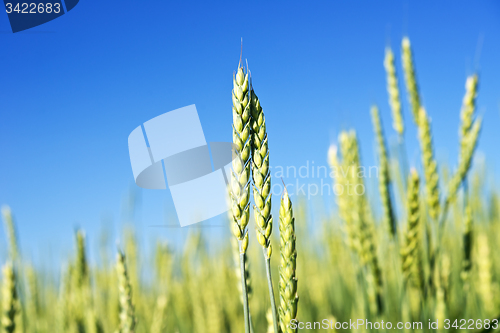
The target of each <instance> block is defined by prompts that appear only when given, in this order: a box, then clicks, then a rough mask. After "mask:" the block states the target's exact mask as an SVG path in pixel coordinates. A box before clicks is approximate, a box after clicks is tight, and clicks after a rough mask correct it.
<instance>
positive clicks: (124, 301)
mask: <svg viewBox="0 0 500 333" xmlns="http://www.w3.org/2000/svg"><path fill="white" fill-rule="evenodd" d="M116 271H117V273H118V290H119V295H120V296H119V297H120V326H119V328H118V332H117V333H134V330H135V324H136V318H135V310H134V305H133V303H132V287H131V286H130V280H129V277H128V271H127V264H126V262H125V255H124V254H123V252H122V251H121V250H118V255H117V261H116Z"/></svg>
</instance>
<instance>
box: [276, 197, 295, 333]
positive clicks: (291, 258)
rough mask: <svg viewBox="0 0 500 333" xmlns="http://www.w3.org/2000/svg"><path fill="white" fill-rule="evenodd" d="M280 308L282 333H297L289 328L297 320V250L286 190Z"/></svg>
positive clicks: (281, 209) (281, 219)
mask: <svg viewBox="0 0 500 333" xmlns="http://www.w3.org/2000/svg"><path fill="white" fill-rule="evenodd" d="M279 229H280V253H281V261H280V267H279V272H280V278H279V292H280V306H279V317H280V318H279V321H280V328H281V332H282V333H292V332H297V330H296V329H292V328H290V327H289V323H290V321H291V320H292V319H296V318H297V305H298V302H299V296H298V295H297V277H296V269H297V250H296V249H295V240H296V235H295V218H294V217H293V209H292V202H291V201H290V197H289V196H288V192H287V190H286V188H285V189H284V191H283V196H282V197H281V205H280V228H279Z"/></svg>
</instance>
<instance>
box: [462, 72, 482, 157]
mask: <svg viewBox="0 0 500 333" xmlns="http://www.w3.org/2000/svg"><path fill="white" fill-rule="evenodd" d="M477 86H478V76H477V74H474V75H471V76H469V77H468V78H467V80H466V82H465V96H464V98H463V102H462V110H461V112H460V120H461V123H460V156H462V155H463V154H464V153H465V150H466V149H467V136H468V135H469V133H470V131H471V128H472V124H473V122H474V116H475V111H476V97H477Z"/></svg>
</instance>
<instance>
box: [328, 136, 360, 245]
mask: <svg viewBox="0 0 500 333" xmlns="http://www.w3.org/2000/svg"><path fill="white" fill-rule="evenodd" d="M346 135H347V134H346ZM339 141H340V143H341V145H343V144H345V145H347V141H348V140H347V139H346V137H345V136H344V135H342V134H341V136H340V139H339ZM328 163H329V165H330V168H331V170H332V174H333V178H334V190H335V191H334V192H335V198H336V201H337V206H338V208H339V215H340V218H341V219H342V220H343V221H344V226H345V232H346V234H347V244H348V245H349V247H350V248H351V249H353V250H355V251H357V248H358V239H357V236H358V232H357V226H355V225H354V224H353V222H352V218H351V213H350V212H351V209H352V207H351V200H350V197H349V196H348V194H347V191H346V190H345V189H346V188H347V182H348V180H347V177H345V176H344V170H343V168H344V167H343V164H342V163H341V162H340V161H339V157H338V147H337V146H336V145H333V144H332V145H331V146H330V148H329V149H328ZM338 188H339V189H340V190H337V189H338Z"/></svg>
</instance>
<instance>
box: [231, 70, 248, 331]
mask: <svg viewBox="0 0 500 333" xmlns="http://www.w3.org/2000/svg"><path fill="white" fill-rule="evenodd" d="M232 96H233V144H234V146H235V149H234V150H235V151H234V155H235V156H234V158H233V162H232V164H233V170H232V173H231V200H232V206H231V211H232V216H233V223H232V231H233V234H234V236H235V237H236V238H237V239H238V242H239V250H240V274H241V283H242V290H243V293H244V295H243V311H244V317H245V332H246V333H249V332H250V319H249V308H248V295H247V287H246V279H245V260H246V257H245V256H246V251H247V248H248V232H247V225H248V221H249V218H250V209H249V206H250V204H249V199H250V182H249V180H250V164H251V163H250V157H251V150H252V149H251V124H250V90H249V82H248V73H247V74H245V72H244V71H243V67H241V66H239V67H238V72H237V73H236V75H235V76H234V77H233V93H232Z"/></svg>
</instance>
